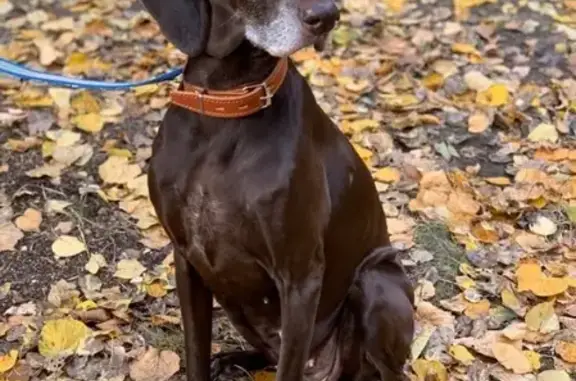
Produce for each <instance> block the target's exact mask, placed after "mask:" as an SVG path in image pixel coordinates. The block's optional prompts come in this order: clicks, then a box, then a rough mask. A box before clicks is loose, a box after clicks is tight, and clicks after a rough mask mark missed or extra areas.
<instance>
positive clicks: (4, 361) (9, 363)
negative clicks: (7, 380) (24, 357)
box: [0, 349, 18, 380]
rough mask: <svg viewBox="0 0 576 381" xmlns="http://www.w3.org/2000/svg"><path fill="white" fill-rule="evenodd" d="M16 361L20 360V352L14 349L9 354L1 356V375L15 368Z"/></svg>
mask: <svg viewBox="0 0 576 381" xmlns="http://www.w3.org/2000/svg"><path fill="white" fill-rule="evenodd" d="M16 360H18V351H17V350H16V349H12V350H11V351H10V352H8V354H5V355H0V375H2V374H3V373H6V372H8V371H9V370H10V369H12V368H14V365H16ZM1 379H2V378H1V377H0V380H1Z"/></svg>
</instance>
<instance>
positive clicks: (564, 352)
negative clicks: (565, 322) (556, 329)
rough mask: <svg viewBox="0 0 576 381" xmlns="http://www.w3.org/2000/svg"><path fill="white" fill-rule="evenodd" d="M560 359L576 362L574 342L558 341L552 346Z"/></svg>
mask: <svg viewBox="0 0 576 381" xmlns="http://www.w3.org/2000/svg"><path fill="white" fill-rule="evenodd" d="M554 349H555V351H556V353H558V355H560V357H561V358H562V360H564V361H566V362H569V363H572V364H576V343H570V342H567V341H559V342H558V343H557V344H556V347H555V348H554Z"/></svg>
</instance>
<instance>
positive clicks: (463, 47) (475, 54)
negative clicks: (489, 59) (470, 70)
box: [452, 42, 482, 62]
mask: <svg viewBox="0 0 576 381" xmlns="http://www.w3.org/2000/svg"><path fill="white" fill-rule="evenodd" d="M452 51H453V52H454V53H458V54H469V55H470V56H469V57H470V58H472V59H473V60H474V61H475V62H481V61H482V55H481V54H480V52H479V51H478V49H476V48H475V47H474V45H470V44H464V43H461V42H457V43H454V44H452Z"/></svg>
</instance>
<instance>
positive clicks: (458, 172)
mask: <svg viewBox="0 0 576 381" xmlns="http://www.w3.org/2000/svg"><path fill="white" fill-rule="evenodd" d="M342 7H343V15H342V22H341V23H340V25H339V27H338V28H337V29H336V30H335V31H334V33H333V34H332V44H331V46H330V48H329V49H328V50H327V51H326V52H324V53H322V54H318V53H315V52H314V51H311V50H304V51H301V52H298V53H297V54H295V55H294V57H293V58H294V60H295V61H296V62H297V63H298V65H299V68H300V70H301V72H302V73H303V74H304V75H306V76H307V78H308V80H309V82H310V84H311V85H312V87H313V89H314V92H315V94H316V96H317V99H318V102H319V103H320V104H321V106H322V107H323V108H324V109H325V110H326V111H327V112H328V113H329V115H330V116H331V117H332V118H333V119H334V121H336V122H337V123H338V125H339V126H340V128H341V129H342V130H343V131H344V132H345V133H346V134H348V135H349V137H350V140H351V141H352V142H353V144H354V145H355V147H356V149H357V150H358V152H359V153H360V154H361V155H362V157H363V158H364V160H365V161H366V163H367V164H368V165H369V166H370V168H371V169H372V170H373V174H374V179H375V181H376V184H377V186H378V189H379V191H380V192H381V193H380V194H381V200H382V205H383V208H384V210H385V212H386V213H387V216H388V221H389V229H390V233H391V235H392V239H393V241H394V243H395V244H396V245H398V246H403V247H406V248H409V249H410V250H408V251H407V255H406V257H405V259H404V262H405V264H406V266H407V269H408V270H409V271H410V275H411V277H412V279H413V281H414V284H415V286H416V288H417V290H416V291H417V292H416V294H417V304H416V307H417V334H416V337H415V340H414V343H413V348H412V353H411V358H410V360H409V362H408V364H407V367H406V372H407V374H408V375H409V376H410V377H411V378H412V379H413V380H419V381H424V380H426V381H435V380H436V381H444V380H474V381H485V380H491V379H494V380H500V381H568V380H570V379H574V377H576V237H575V235H574V228H575V227H576V176H575V175H576V147H575V144H574V136H575V135H576V80H574V77H576V1H575V0H546V1H545V0H532V1H529V0H519V1H502V0H454V2H452V1H449V0H418V1H416V0H406V1H403V0H388V1H384V0H343V3H342ZM0 57H3V58H8V59H11V60H16V61H19V62H23V63H26V64H27V65H29V66H31V67H35V68H40V69H42V70H50V71H53V72H58V73H60V72H62V73H65V74H67V75H73V76H86V77H91V78H101V79H108V80H114V79H116V80H128V79H141V78H145V77H148V76H150V75H152V74H155V73H160V72H163V71H165V70H167V69H168V68H169V67H174V66H176V65H181V64H182V63H183V62H184V57H183V56H182V55H181V54H180V53H178V52H177V51H175V50H174V49H172V47H171V46H169V45H168V44H167V43H166V41H165V40H164V38H163V37H162V36H161V35H160V34H159V31H158V27H157V25H156V24H155V23H154V22H153V21H151V20H150V18H149V17H148V15H147V14H146V13H145V12H143V10H142V8H141V6H140V5H139V4H138V3H137V2H135V1H133V0H61V1H53V0H26V1H24V0H0ZM174 86H175V83H168V84H161V85H159V86H156V85H152V86H146V87H141V88H138V89H136V90H134V91H128V92H87V91H71V90H67V89H59V88H50V87H46V86H44V85H37V84H36V85H34V84H23V83H19V82H18V81H15V80H12V79H8V78H5V77H3V78H0V145H1V146H0V314H1V315H0V380H2V381H6V380H8V381H26V380H85V381H93V380H99V381H105V380H106V381H120V380H133V381H166V380H169V379H173V380H176V379H179V378H180V377H181V376H182V369H181V366H182V363H181V359H180V357H179V356H181V355H182V354H181V349H182V334H181V330H180V317H179V311H178V307H177V306H178V302H177V298H176V297H175V295H174V278H173V266H172V262H171V255H170V252H171V248H170V245H169V242H168V239H167V237H166V235H165V233H164V232H163V231H162V229H161V228H160V227H159V225H158V221H157V219H156V216H155V214H154V211H153V209H152V207H151V204H150V201H149V199H148V193H147V189H146V170H147V159H148V158H149V157H150V144H151V142H152V139H153V137H154V134H155V132H156V130H157V127H158V122H159V121H160V120H161V118H162V113H163V110H164V109H165V106H166V104H167V102H168V98H167V95H168V92H169V89H170V88H173V87H174ZM351 223H353V221H351ZM216 307H218V306H216ZM216 319H217V323H216V324H214V337H215V341H214V344H213V350H214V352H218V351H220V350H227V349H228V348H233V347H238V346H240V347H242V346H243V345H244V343H243V341H242V339H240V338H239V337H238V335H237V334H236V333H235V332H234V331H233V330H231V329H230V327H229V324H228V323H227V322H226V320H225V319H224V318H223V314H222V312H221V311H218V313H217V316H216ZM263 375H264V376H263ZM255 377H256V378H261V377H266V379H267V378H268V376H266V375H265V374H264V373H259V374H256V376H255ZM261 379H262V378H261Z"/></svg>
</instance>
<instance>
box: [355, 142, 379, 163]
mask: <svg viewBox="0 0 576 381" xmlns="http://www.w3.org/2000/svg"><path fill="white" fill-rule="evenodd" d="M352 145H353V146H354V149H355V150H356V152H357V153H358V155H359V156H360V158H361V159H362V160H364V161H365V162H366V161H368V160H369V159H371V158H372V156H373V155H374V154H373V153H372V151H370V150H369V149H366V148H364V147H362V146H360V145H358V144H355V143H352Z"/></svg>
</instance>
